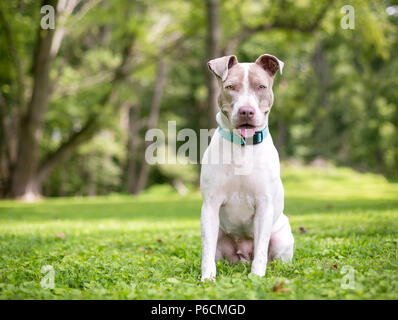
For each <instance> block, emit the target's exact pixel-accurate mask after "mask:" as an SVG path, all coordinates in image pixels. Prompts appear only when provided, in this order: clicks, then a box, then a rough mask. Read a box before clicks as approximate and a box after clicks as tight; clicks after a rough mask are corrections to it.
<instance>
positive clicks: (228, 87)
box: [225, 84, 235, 90]
mask: <svg viewBox="0 0 398 320" xmlns="http://www.w3.org/2000/svg"><path fill="white" fill-rule="evenodd" d="M225 89H227V90H234V89H235V88H234V86H233V85H232V84H229V85H227V86H226V87H225Z"/></svg>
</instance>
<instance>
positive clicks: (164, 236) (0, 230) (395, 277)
mask: <svg viewBox="0 0 398 320" xmlns="http://www.w3.org/2000/svg"><path fill="white" fill-rule="evenodd" d="M283 182H284V185H285V190H286V204H285V208H286V209H285V213H286V214H287V215H289V216H290V222H291V225H292V229H293V233H294V236H295V241H296V245H295V254H294V259H293V261H292V262H291V263H287V264H282V263H280V262H274V263H272V264H271V265H269V266H268V269H267V273H266V276H265V278H258V277H253V276H251V275H249V270H250V268H249V266H246V265H244V264H241V263H240V264H237V265H232V264H229V263H227V262H224V261H221V262H219V263H218V266H217V267H218V269H217V272H218V274H217V281H216V283H204V284H202V283H201V282H200V248H201V244H200V227H199V217H200V206H201V199H200V194H199V193H197V192H196V193H192V194H190V195H188V196H186V197H184V198H182V197H179V196H178V195H177V194H175V193H174V192H173V191H171V190H169V189H168V188H167V187H159V186H158V187H156V188H152V189H151V190H149V191H148V192H147V193H146V194H144V195H142V196H139V197H130V196H120V195H112V196H107V197H97V198H85V199H84V198H73V199H70V198H60V199H48V200H45V201H42V202H40V203H36V204H26V203H20V202H13V201H0V298H1V299H398V253H397V249H398V184H397V183H389V182H387V181H386V180H385V179H384V178H383V177H380V176H376V175H370V174H366V175H361V174H358V173H354V172H353V171H351V170H348V169H328V170H327V171H325V170H321V169H308V168H306V169H303V168H301V169H298V168H290V167H289V168H284V170H283ZM300 227H302V228H304V229H305V230H304V232H300V231H299V230H300ZM301 230H303V229H301ZM45 265H51V266H52V267H53V269H54V272H55V288H54V289H43V288H42V287H41V285H40V281H41V279H42V277H43V276H44V274H43V273H41V268H42V267H43V266H45ZM347 268H348V269H347ZM350 268H351V269H350ZM343 270H344V271H350V270H351V271H350V272H351V274H352V275H353V277H352V278H351V280H352V281H351V282H350V284H351V285H352V287H351V288H347V287H346V286H344V284H345V283H346V282H345V281H344V279H346V278H347V277H348V276H349V273H345V274H344V273H343V272H342V271H343ZM283 280H288V283H286V284H285V285H284V286H283V287H282V290H276V291H275V292H274V290H273V288H274V285H275V284H276V283H278V282H280V281H283Z"/></svg>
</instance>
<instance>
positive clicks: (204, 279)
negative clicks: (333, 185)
mask: <svg viewBox="0 0 398 320" xmlns="http://www.w3.org/2000/svg"><path fill="white" fill-rule="evenodd" d="M201 281H202V282H216V277H215V276H203V275H202V279H201Z"/></svg>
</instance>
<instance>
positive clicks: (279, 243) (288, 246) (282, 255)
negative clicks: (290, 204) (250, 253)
mask: <svg viewBox="0 0 398 320" xmlns="http://www.w3.org/2000/svg"><path fill="white" fill-rule="evenodd" d="M279 219H281V220H280V221H278V222H277V224H276V228H275V230H273V231H272V233H271V238H270V243H269V249H268V261H269V262H270V261H272V260H274V259H279V260H281V261H283V262H287V261H290V260H292V258H293V249H294V238H293V234H292V229H291V228H290V224H289V220H288V218H287V217H286V216H285V215H284V214H282V215H281V217H280V218H279Z"/></svg>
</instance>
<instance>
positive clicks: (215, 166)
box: [200, 54, 294, 281]
mask: <svg viewBox="0 0 398 320" xmlns="http://www.w3.org/2000/svg"><path fill="white" fill-rule="evenodd" d="M208 67H209V69H210V70H211V71H212V72H213V73H214V75H215V76H216V77H217V79H218V83H219V86H220V91H221V92H220V96H219V100H218V101H219V107H220V112H219V113H218V114H217V123H218V125H219V128H218V130H217V131H216V132H215V134H214V135H213V137H212V139H211V142H210V145H209V147H208V148H207V149H206V151H205V153H204V155H203V159H202V171H201V179H200V186H201V193H202V196H203V206H202V214H201V233H202V281H203V280H205V279H211V280H215V276H216V261H218V260H219V259H221V258H226V259H228V260H230V261H232V262H234V263H237V262H238V261H243V262H250V261H252V266H251V272H252V273H254V274H256V275H259V276H264V275H265V270H266V266H267V262H269V261H271V260H272V259H281V260H282V261H289V260H291V259H292V257H293V245H294V239H293V235H292V231H291V228H290V224H289V221H288V218H287V217H286V216H285V215H284V214H283V206H284V190H283V186H282V181H281V179H280V165H279V155H278V152H277V150H276V149H275V147H274V144H273V142H272V138H271V135H270V133H269V131H268V115H269V112H270V110H271V106H272V103H273V100H274V95H273V92H272V85H273V79H274V77H275V74H276V72H277V71H278V70H279V71H280V73H282V68H283V62H282V61H280V60H279V59H277V58H276V57H274V56H272V55H269V54H264V55H262V56H260V57H259V58H258V59H257V60H256V62H255V63H238V60H237V58H236V56H225V57H222V58H218V59H214V60H211V61H209V62H208ZM230 150H233V152H232V155H231V156H229V155H228V154H229V152H230Z"/></svg>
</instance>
